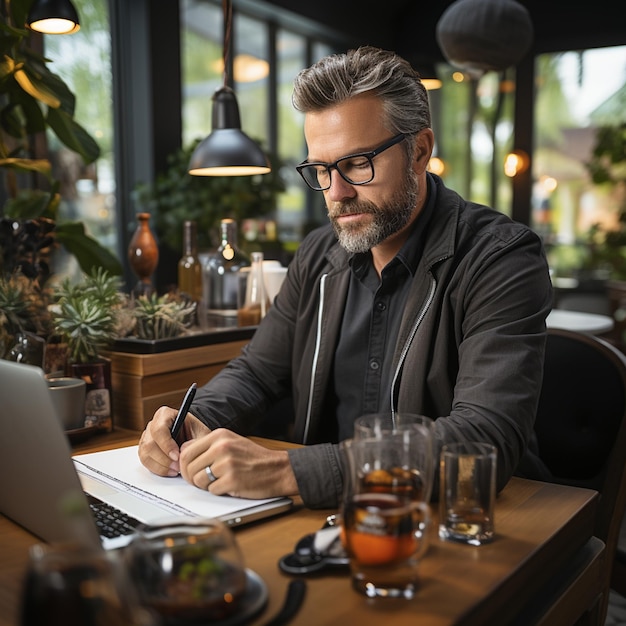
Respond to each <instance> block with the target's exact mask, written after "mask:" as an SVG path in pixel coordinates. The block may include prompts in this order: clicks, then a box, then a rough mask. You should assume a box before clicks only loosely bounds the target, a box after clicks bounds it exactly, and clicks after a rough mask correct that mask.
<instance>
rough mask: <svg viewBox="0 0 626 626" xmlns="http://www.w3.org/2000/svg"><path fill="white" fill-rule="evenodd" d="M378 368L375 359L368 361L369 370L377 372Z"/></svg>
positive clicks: (378, 364) (378, 365)
mask: <svg viewBox="0 0 626 626" xmlns="http://www.w3.org/2000/svg"><path fill="white" fill-rule="evenodd" d="M379 367H380V363H379V362H378V361H377V360H376V359H372V360H371V361H370V369H372V370H377V369H378V368H379Z"/></svg>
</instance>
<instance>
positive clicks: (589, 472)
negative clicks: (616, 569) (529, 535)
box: [535, 329, 626, 623]
mask: <svg viewBox="0 0 626 626" xmlns="http://www.w3.org/2000/svg"><path fill="white" fill-rule="evenodd" d="M535 433H536V435H537V442H538V447H539V456H540V457H541V459H542V461H543V462H544V464H545V465H546V466H547V467H548V469H549V470H550V472H551V474H552V477H553V478H552V482H556V483H560V484H565V485H573V486H577V487H586V488H590V489H595V490H597V491H598V492H599V494H600V497H599V501H598V509H597V514H596V521H595V532H594V534H595V535H596V536H597V537H598V538H599V539H601V540H602V541H604V543H605V544H606V554H607V567H606V570H607V572H606V574H607V578H606V586H605V587H606V588H605V592H606V593H605V598H604V599H603V603H604V606H603V609H602V610H601V619H602V620H604V617H605V614H606V603H607V602H608V592H609V587H610V576H611V567H612V563H613V559H614V555H615V552H616V548H617V542H618V538H619V531H620V527H621V522H622V518H623V516H624V508H625V507H626V355H624V354H623V353H622V352H621V351H620V350H618V349H617V348H616V347H615V346H613V345H611V344H610V343H608V342H607V341H604V340H603V339H601V338H599V337H596V336H593V335H588V334H584V333H578V332H573V331H568V330H561V329H548V338H547V343H546V355H545V362H544V373H543V386H542V389H541V395H540V398H539V406H538V409H537V417H536V421H535ZM601 623H603V621H602V622H601Z"/></svg>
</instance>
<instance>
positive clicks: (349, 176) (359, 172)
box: [300, 156, 374, 189]
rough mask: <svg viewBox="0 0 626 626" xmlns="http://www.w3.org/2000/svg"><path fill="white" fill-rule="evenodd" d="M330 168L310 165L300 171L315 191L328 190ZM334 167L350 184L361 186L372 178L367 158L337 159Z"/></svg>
mask: <svg viewBox="0 0 626 626" xmlns="http://www.w3.org/2000/svg"><path fill="white" fill-rule="evenodd" d="M332 167H333V166H332V165H331V166H325V165H314V164H311V165H308V166H305V167H303V168H302V169H301V170H300V171H301V172H302V175H303V176H304V177H305V179H306V182H307V183H308V184H309V185H311V186H312V187H314V188H315V189H328V187H330V176H331V174H330V170H331V169H332ZM335 167H336V169H337V170H338V171H339V173H340V174H341V176H342V177H343V178H344V179H345V180H346V181H347V182H349V183H351V184H355V185H359V184H360V185H362V184H364V183H368V182H370V181H371V180H372V178H374V169H373V167H372V161H371V159H370V158H369V157H367V156H355V157H347V158H345V159H339V161H337V163H336V164H335Z"/></svg>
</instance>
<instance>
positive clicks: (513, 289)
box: [192, 177, 552, 508]
mask: <svg viewBox="0 0 626 626" xmlns="http://www.w3.org/2000/svg"><path fill="white" fill-rule="evenodd" d="M434 179H435V183H436V185H437V202H436V206H435V208H434V212H433V215H432V217H431V220H430V224H429V226H428V234H427V236H426V243H425V249H424V253H423V256H422V259H421V261H420V263H419V265H418V268H417V272H416V274H415V277H414V279H413V285H412V287H411V292H410V294H409V297H408V300H407V304H406V310H405V312H404V316H403V319H402V324H401V328H400V332H399V336H398V344H397V346H396V351H395V356H394V378H393V380H394V383H393V389H390V390H389V408H390V410H391V407H392V405H393V407H394V409H395V410H397V411H399V412H403V411H404V412H410V413H419V414H423V415H428V416H429V417H431V418H436V422H435V432H436V437H437V442H436V450H435V454H436V458H437V459H438V456H439V448H440V447H441V445H442V444H443V443H445V442H448V441H454V440H457V439H470V440H480V441H488V442H492V443H494V444H495V445H496V446H497V448H498V457H499V463H498V489H501V488H502V487H504V485H505V484H506V482H507V481H508V480H509V478H510V477H511V475H512V474H513V472H514V471H515V470H516V468H517V466H518V464H519V462H520V459H521V457H522V455H523V454H524V453H525V451H526V449H527V446H528V444H529V442H530V441H531V438H532V429H533V422H534V416H535V411H536V407H537V400H538V397H539V391H540V386H541V380H542V371H543V354H544V346H545V330H546V326H545V319H546V316H547V315H548V313H549V311H550V308H551V303H552V287H551V283H550V278H549V273H548V266H547V262H546V259H545V255H544V252H543V248H542V244H541V241H540V239H539V237H538V236H537V235H536V234H535V233H534V232H533V231H532V230H530V229H529V228H527V227H526V226H523V225H520V224H517V223H515V222H513V221H511V220H510V219H509V218H508V217H506V216H504V215H502V214H500V213H498V212H496V211H493V210H491V209H489V208H487V207H484V206H481V205H477V204H473V203H470V202H466V201H465V200H463V199H462V198H461V197H460V196H459V195H458V194H456V193H455V192H453V191H451V190H449V189H447V188H446V187H445V186H444V184H443V182H442V181H441V179H439V178H437V177H434ZM348 258H349V255H348V254H347V253H346V251H345V250H344V249H343V248H341V247H340V246H339V244H338V243H337V241H336V239H335V236H334V234H333V232H332V229H331V227H330V225H329V226H324V227H322V228H319V229H317V230H315V231H314V232H312V233H311V234H310V235H309V236H308V237H306V238H305V239H304V241H303V242H302V244H301V245H300V247H299V249H298V251H297V253H296V254H295V257H294V259H293V261H292V262H291V264H290V265H289V271H288V272H287V277H286V279H285V283H284V284H283V287H282V289H281V291H280V293H279V294H278V296H277V297H276V300H275V302H274V305H273V306H272V307H271V308H270V311H269V313H268V315H267V316H266V317H265V318H264V319H263V321H262V323H261V325H260V326H259V328H258V330H257V332H256V333H255V335H254V337H253V338H252V340H251V341H250V343H249V345H247V346H246V347H245V348H244V350H243V353H242V356H240V357H238V358H236V359H234V360H233V361H232V362H231V363H229V364H228V365H227V366H226V367H225V368H224V369H223V370H222V371H221V372H220V373H219V374H218V375H217V376H216V377H215V378H213V379H212V380H211V381H210V382H209V383H208V384H207V385H205V386H204V387H203V388H202V389H200V390H199V391H198V394H197V395H196V399H195V401H194V404H193V406H192V412H193V413H194V414H195V415H196V416H198V417H199V418H201V419H202V420H203V421H204V422H205V423H206V424H208V425H209V426H210V427H212V428H215V427H217V426H223V427H227V428H230V429H232V430H235V431H237V432H240V433H243V434H246V433H249V432H250V429H251V428H252V426H253V425H254V423H255V420H258V416H259V415H261V414H263V413H264V412H265V411H266V410H267V409H268V408H269V407H270V406H271V405H272V404H273V403H274V402H275V401H276V400H278V399H280V398H281V397H284V396H286V395H288V394H290V393H291V394H292V396H293V401H294V410H295V428H294V438H295V440H296V441H297V442H300V443H304V444H307V446H306V447H305V448H299V449H295V450H292V451H290V452H289V455H290V459H291V463H292V466H293V469H294V472H295V475H296V479H297V481H298V487H299V489H300V493H301V495H302V498H303V501H304V503H305V504H306V505H307V506H309V507H311V508H318V507H336V506H337V505H338V501H339V497H340V495H341V490H342V483H343V481H342V476H341V464H340V462H339V454H338V446H337V445H333V444H330V443H327V442H326V441H324V440H323V437H322V435H321V433H322V432H323V430H324V429H323V424H324V420H332V419H334V416H333V415H332V414H328V413H327V412H325V410H324V407H325V401H326V395H325V393H326V390H327V388H328V385H329V384H330V382H332V381H330V380H329V378H330V376H331V372H332V367H333V358H334V353H335V346H336V344H337V339H338V333H339V329H340V327H341V321H342V314H343V309H344V303H345V298H346V294H347V287H348V282H349V276H350V269H349V265H348ZM311 444H317V445H311ZM433 494H434V496H435V497H436V496H437V485H435V488H434V489H433Z"/></svg>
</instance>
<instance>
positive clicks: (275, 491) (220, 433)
mask: <svg viewBox="0 0 626 626" xmlns="http://www.w3.org/2000/svg"><path fill="white" fill-rule="evenodd" d="M207 467H210V468H211V472H210V474H211V475H212V476H211V477H210V476H209V473H207V471H206V468H207ZM180 473H181V474H182V476H183V477H184V478H185V480H186V481H187V482H190V483H191V484H193V485H196V487H199V488H200V489H208V490H209V491H210V492H211V493H213V494H215V495H230V496H235V497H238V498H271V497H275V496H292V495H296V494H297V493H298V486H297V483H296V479H295V476H294V474H293V471H292V469H291V463H290V462H289V456H288V454H287V452H286V451H284V450H268V449H267V448H265V447H263V446H261V445H259V444H257V443H254V442H253V441H251V440H250V439H247V438H246V437H242V436H241V435H237V434H235V433H233V432H232V431H230V430H227V429H225V428H216V429H215V430H213V431H211V432H210V433H209V434H207V435H204V436H202V437H199V438H197V439H193V440H190V441H186V442H185V443H183V445H182V446H181V448H180ZM213 477H214V479H213Z"/></svg>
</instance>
